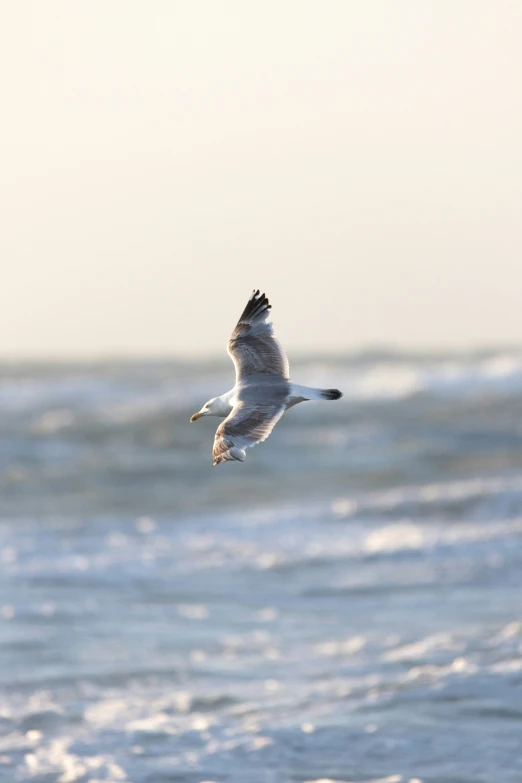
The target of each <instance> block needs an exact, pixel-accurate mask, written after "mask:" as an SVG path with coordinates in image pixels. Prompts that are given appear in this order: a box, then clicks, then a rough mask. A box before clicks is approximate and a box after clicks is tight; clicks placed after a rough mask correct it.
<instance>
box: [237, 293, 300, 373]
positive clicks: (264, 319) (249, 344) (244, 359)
mask: <svg viewBox="0 0 522 783" xmlns="http://www.w3.org/2000/svg"><path fill="white" fill-rule="evenodd" d="M270 308H271V305H270V304H269V302H268V299H267V298H266V296H265V295H264V294H260V293H259V291H253V292H252V295H251V297H250V299H249V300H248V303H247V306H246V307H245V309H244V311H243V313H242V315H241V318H240V319H239V321H238V322H237V326H236V328H235V329H234V331H233V332H232V335H231V337H230V340H229V341H228V353H229V354H230V356H231V357H232V361H233V362H234V365H235V367H236V382H238V383H239V382H240V381H242V380H244V379H245V378H247V377H248V376H249V375H255V374H256V373H270V374H271V375H280V376H281V377H282V378H288V377H289V372H290V367H289V365H288V359H287V358H286V355H285V352H284V351H283V348H282V346H281V344H280V343H279V341H278V340H277V339H276V338H275V337H274V329H273V327H272V324H271V323H268V316H269V314H270V313H269V311H270Z"/></svg>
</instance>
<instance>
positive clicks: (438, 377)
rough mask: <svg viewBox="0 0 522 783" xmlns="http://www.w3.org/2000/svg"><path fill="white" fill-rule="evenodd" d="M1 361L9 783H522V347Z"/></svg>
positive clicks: (5, 773)
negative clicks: (243, 372) (240, 397)
mask: <svg viewBox="0 0 522 783" xmlns="http://www.w3.org/2000/svg"><path fill="white" fill-rule="evenodd" d="M292 370H293V373H292V374H293V376H294V377H295V378H296V380H297V381H298V382H300V383H303V384H307V385H312V386H325V387H337V388H339V389H341V390H342V391H343V392H344V397H343V399H342V400H340V401H339V402H329V403H326V402H325V403H322V404H321V403H306V404H303V405H299V406H297V407H296V408H294V409H292V410H291V411H289V412H288V413H286V414H285V416H284V417H283V419H282V420H281V421H280V422H279V424H278V425H277V427H276V428H275V430H274V432H273V434H272V435H271V436H270V438H269V440H268V441H267V442H266V443H264V444H262V445H260V446H258V447H256V448H254V449H249V450H248V452H247V460H246V462H245V463H244V464H238V463H227V464H224V465H220V466H218V467H216V468H212V458H211V450H212V441H213V437H214V432H215V428H216V425H217V424H218V420H217V419H213V418H210V417H209V418H205V419H202V420H200V421H198V422H196V423H194V424H190V423H189V418H190V415H191V414H192V413H194V412H195V411H196V410H199V408H200V407H201V406H202V404H203V403H204V402H205V401H206V400H207V399H209V398H210V397H212V396H214V395H216V394H219V393H222V392H224V391H226V390H227V389H229V388H230V387H231V386H232V384H233V367H232V365H231V363H230V361H229V360H228V359H227V358H225V359H224V360H223V361H222V362H208V361H207V362H203V361H202V362H194V363H188V362H182V361H159V360H158V361H129V362H110V361H107V362H100V363H91V364H42V363H40V364H30V363H21V364H16V363H11V364H6V363H4V364H2V365H1V366H0V564H1V568H0V781H2V783H4V782H5V783H18V782H20V781H31V783H75V782H76V781H79V782H80V783H98V781H105V783H108V782H109V781H110V783H121V782H122V781H123V782H124V783H203V781H214V782H215V783H305V782H306V783H308V782H310V781H315V782H317V781H323V783H324V781H336V782H337V781H343V782H344V781H350V782H351V781H354V782H356V783H362V782H363V781H364V783H367V782H368V781H379V782H380V783H419V782H420V781H421V782H422V783H520V781H522V352H517V351H514V350H506V351H496V352H495V351H491V352H483V353H471V354H459V355H442V354H441V355H430V356H422V355H408V354H401V353H388V352H385V351H383V352H373V353H363V354H358V355H352V356H348V357H331V358H326V359H325V358H324V357H315V358H314V357H311V358H308V359H306V358H302V359H300V360H299V361H297V362H295V363H294V364H293V365H292Z"/></svg>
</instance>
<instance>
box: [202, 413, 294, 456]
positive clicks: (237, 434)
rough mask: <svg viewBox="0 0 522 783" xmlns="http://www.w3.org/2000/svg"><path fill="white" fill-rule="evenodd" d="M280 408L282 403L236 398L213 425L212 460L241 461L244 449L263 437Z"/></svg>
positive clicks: (278, 414)
mask: <svg viewBox="0 0 522 783" xmlns="http://www.w3.org/2000/svg"><path fill="white" fill-rule="evenodd" d="M284 411H285V406H284V405H281V404H275V403H263V404H260V405H254V404H250V403H245V402H239V403H238V404H237V405H236V406H235V407H234V408H233V409H232V412H231V413H230V414H229V415H228V416H227V418H226V419H225V420H224V421H223V422H221V424H220V425H219V427H218V428H217V431H216V437H215V438H214V448H213V451H212V457H213V464H214V465H218V464H219V463H220V462H228V461H230V460H238V461H239V462H244V460H245V457H246V454H245V449H246V448H248V447H249V446H255V445H256V444H257V443H261V442H262V441H264V440H266V439H267V438H268V436H269V435H270V433H271V432H272V430H273V429H274V427H275V425H276V424H277V422H278V421H279V419H280V418H281V416H282V415H283V413H284Z"/></svg>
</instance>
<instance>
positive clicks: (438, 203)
mask: <svg viewBox="0 0 522 783" xmlns="http://www.w3.org/2000/svg"><path fill="white" fill-rule="evenodd" d="M521 29H522V4H521V3H520V2H519V0H436V2H435V0H433V1H432V2H430V1H428V0H393V2H390V0H365V2H360V0H326V2H320V1H319V0H250V1H249V2H245V0H237V1H236V0H220V2H215V0H184V2H177V1H176V0H151V1H150V2H144V1H143V0H76V1H75V2H70V0H46V2H45V3H43V2H40V0H33V1H30V0H17V2H12V3H4V4H2V8H1V10H0V94H1V101H2V121H1V123H0V167H1V168H0V170H1V172H2V175H1V178H0V211H1V215H2V220H1V221H0V259H1V261H0V262H1V265H2V277H1V285H0V357H4V358H27V357H35V358H41V359H45V358H72V359H82V358H93V357H109V356H159V355H174V356H175V355H187V354H192V355H196V356H199V355H201V356H203V355H214V354H218V353H222V352H223V351H224V346H225V344H226V341H227V339H228V336H229V333H230V331H231V330H232V328H233V326H234V324H235V322H236V321H237V318H238V316H239V315H240V313H241V311H242V309H243V307H244V305H245V302H246V299H247V298H248V296H249V294H250V292H251V290H252V289H253V288H261V289H262V290H263V291H266V293H267V295H268V296H269V297H270V300H271V301H272V303H273V311H272V313H273V320H274V324H275V326H276V333H277V335H278V336H279V337H280V339H281V340H282V341H283V343H284V345H285V346H286V347H287V349H288V350H289V351H291V350H294V351H299V352H300V353H303V352H306V351H313V352H321V351H324V352H329V353H331V352H337V351H352V350H357V349H360V348H364V347H368V346H390V347H399V348H400V347H402V348H408V349H415V350H420V349H426V350H435V349H441V348H442V349H447V348H449V349H461V348H467V347H476V346H478V347H481V346H492V345H499V344H510V345H514V344H522V306H521V299H522V296H521V294H522V220H521V218H522V141H521V140H522V98H521V90H520V74H521V73H522V46H521V45H520V30H521Z"/></svg>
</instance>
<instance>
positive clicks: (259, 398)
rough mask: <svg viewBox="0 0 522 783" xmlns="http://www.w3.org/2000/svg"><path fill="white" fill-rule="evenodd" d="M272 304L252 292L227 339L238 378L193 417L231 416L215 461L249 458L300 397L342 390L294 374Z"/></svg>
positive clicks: (333, 396)
mask: <svg viewBox="0 0 522 783" xmlns="http://www.w3.org/2000/svg"><path fill="white" fill-rule="evenodd" d="M271 307H272V305H271V304H270V303H269V301H268V299H267V298H266V296H265V295H264V294H260V293H259V290H257V291H253V292H252V294H251V296H250V299H249V300H248V303H247V306H246V307H245V309H244V310H243V313H242V315H241V317H240V319H239V321H238V322H237V325H236V328H235V329H234V331H233V332H232V335H231V337H230V340H229V341H228V353H229V356H230V357H231V358H232V361H233V362H234V365H235V368H236V384H235V386H234V388H233V389H231V390H230V391H228V392H226V393H225V394H222V395H221V396H220V397H214V398H213V399H211V400H209V401H208V402H206V403H205V405H203V407H202V408H201V410H200V411H198V413H195V414H194V415H193V416H192V417H191V419H190V421H197V419H200V418H201V417H202V416H221V417H226V418H225V421H223V422H222V423H221V424H220V425H219V427H218V428H217V431H216V436H215V438H214V448H213V450H212V457H213V465H219V464H220V463H221V462H231V461H237V462H244V461H245V457H246V453H245V449H246V448H248V447H250V446H255V445H256V444H258V443H262V442H263V441H264V440H266V439H267V438H268V436H269V435H270V433H271V432H272V430H273V429H274V427H275V425H276V424H277V422H278V421H279V419H280V418H281V416H282V415H283V413H284V412H285V411H287V410H288V409H289V408H292V407H293V406H294V405H297V403H299V402H305V401H306V400H338V399H339V398H340V397H342V396H343V395H342V392H340V391H339V389H313V388H311V387H309V386H299V385H298V384H296V383H293V382H292V381H291V380H290V375H289V373H290V367H289V364H288V359H287V358H286V354H285V352H284V350H283V348H282V346H281V343H280V342H279V341H278V340H277V338H276V337H275V336H274V329H273V327H272V324H271V323H270V322H269V320H268V318H269V315H270V309H271Z"/></svg>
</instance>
